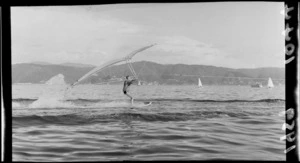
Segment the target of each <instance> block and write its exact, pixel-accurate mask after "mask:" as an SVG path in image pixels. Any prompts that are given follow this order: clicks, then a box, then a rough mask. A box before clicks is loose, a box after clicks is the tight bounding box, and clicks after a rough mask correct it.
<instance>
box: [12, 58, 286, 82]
mask: <svg viewBox="0 0 300 163" xmlns="http://www.w3.org/2000/svg"><path fill="white" fill-rule="evenodd" d="M133 67H134V70H135V71H136V73H137V74H138V75H139V79H140V80H142V81H144V82H148V83H149V82H157V83H159V84H193V85H195V84H197V82H198V78H199V77H200V78H201V81H202V84H203V85H208V84H217V85H221V84H222V85H223V84H225V85H228V84H232V85H249V84H251V83H255V82H262V83H263V84H266V82H267V78H269V77H271V78H272V79H273V82H274V84H275V85H276V84H278V83H281V84H284V80H276V79H284V78H285V69H284V68H271V67H270V68H254V69H231V68H224V67H216V66H206V65H185V64H158V63H154V62H145V61H141V62H135V63H133ZM92 68H93V67H92V65H84V64H73V63H64V64H59V65H54V64H51V65H41V64H32V63H21V64H13V65H12V83H45V82H46V81H47V80H49V79H50V78H51V77H53V76H55V75H58V74H62V75H64V77H65V78H64V79H65V81H66V83H68V84H69V83H73V82H75V81H76V80H78V79H79V78H80V77H82V76H83V75H84V74H85V73H87V72H88V71H90V70H91V69H92ZM126 75H131V73H130V70H129V69H128V66H127V65H126V64H121V65H116V66H113V67H111V68H109V69H106V70H104V71H102V72H100V73H98V74H97V75H95V76H93V77H91V78H90V79H89V80H87V81H86V82H87V83H99V82H102V81H103V80H107V79H114V78H115V79H120V78H123V77H124V76H126ZM249 78H257V79H253V80H252V79H251V80H248V79H249ZM259 78H262V79H259Z"/></svg>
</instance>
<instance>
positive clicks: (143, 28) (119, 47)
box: [11, 2, 285, 68]
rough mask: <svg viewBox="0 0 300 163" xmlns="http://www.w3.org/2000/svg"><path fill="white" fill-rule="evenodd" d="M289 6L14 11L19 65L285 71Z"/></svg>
mask: <svg viewBox="0 0 300 163" xmlns="http://www.w3.org/2000/svg"><path fill="white" fill-rule="evenodd" d="M283 9H284V3H283V2H211V3H142V4H141V3H140V4H109V5H85V6H80V5H77V6H39V7H37V6H30V7H12V8H11V32H12V33H11V36H12V39H11V40H12V47H11V49H12V54H11V56H12V64H15V63H25V62H36V61H42V62H49V63H53V64H60V63H64V62H72V63H83V64H92V65H95V66H98V65H101V64H103V63H105V62H107V61H109V60H111V59H116V58H120V57H123V56H126V55H127V54H129V53H130V52H132V51H134V50H136V49H138V48H141V47H143V46H147V45H150V44H153V43H156V44H157V45H155V46H154V47H152V48H150V49H147V50H145V51H143V52H141V53H139V54H137V55H136V57H134V59H136V60H137V61H138V60H146V61H153V62H157V63H161V64H197V65H212V66H218V67H228V68H257V67H284V66H285V64H284V59H285V58H284V57H285V55H284V36H283V35H282V31H284V15H283V14H281V12H282V10H283Z"/></svg>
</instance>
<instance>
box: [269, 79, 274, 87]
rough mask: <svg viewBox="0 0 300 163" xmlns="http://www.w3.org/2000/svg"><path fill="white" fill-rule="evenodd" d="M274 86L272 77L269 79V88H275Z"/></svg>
mask: <svg viewBox="0 0 300 163" xmlns="http://www.w3.org/2000/svg"><path fill="white" fill-rule="evenodd" d="M273 87H274V84H273V82H272V79H271V78H269V81H268V88H273Z"/></svg>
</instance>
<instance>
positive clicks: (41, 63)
mask: <svg viewBox="0 0 300 163" xmlns="http://www.w3.org/2000/svg"><path fill="white" fill-rule="evenodd" d="M31 63H32V64H37V65H52V63H49V62H39V61H37V62H31Z"/></svg>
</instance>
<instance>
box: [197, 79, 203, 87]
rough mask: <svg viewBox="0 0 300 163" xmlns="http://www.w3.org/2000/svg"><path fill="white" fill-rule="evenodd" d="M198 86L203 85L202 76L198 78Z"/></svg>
mask: <svg viewBox="0 0 300 163" xmlns="http://www.w3.org/2000/svg"><path fill="white" fill-rule="evenodd" d="M198 87H202V82H201V80H200V78H199V79H198Z"/></svg>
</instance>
